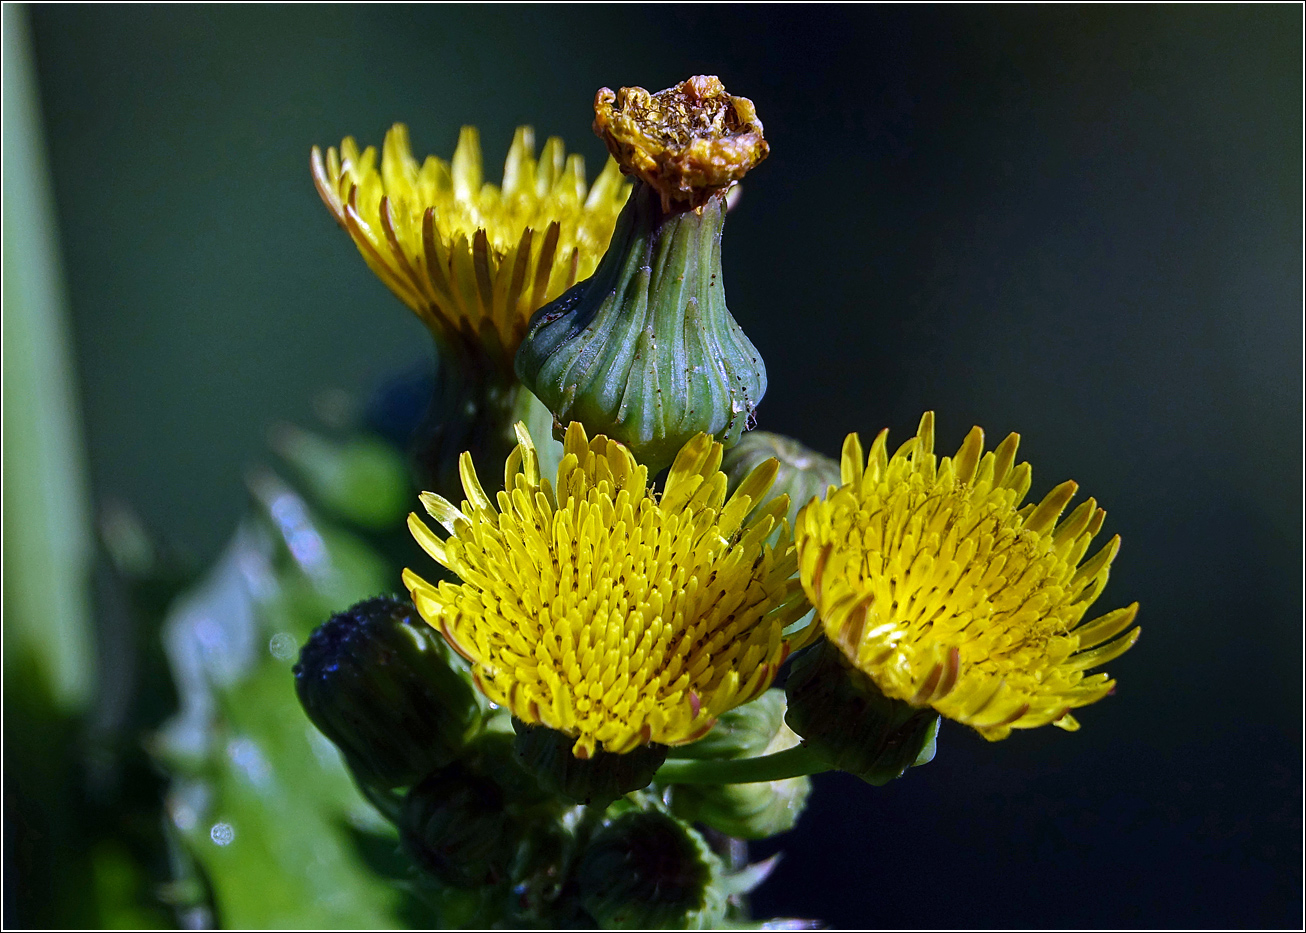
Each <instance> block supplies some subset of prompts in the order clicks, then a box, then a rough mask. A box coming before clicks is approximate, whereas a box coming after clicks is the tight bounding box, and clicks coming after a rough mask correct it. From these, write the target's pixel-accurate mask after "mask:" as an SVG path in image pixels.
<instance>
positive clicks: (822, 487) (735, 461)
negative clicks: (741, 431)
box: [721, 431, 840, 526]
mask: <svg viewBox="0 0 1306 933" xmlns="http://www.w3.org/2000/svg"><path fill="white" fill-rule="evenodd" d="M772 457H774V458H775V459H776V460H777V461H779V463H780V469H779V471H778V472H777V473H776V476H775V482H774V483H773V484H772V485H771V489H770V491H769V492H767V494H766V495H765V496H764V497H763V498H761V499H760V500H758V501H757V502H755V503H754V504H753V508H754V509H757V508H760V507H761V506H763V505H765V504H766V503H767V502H770V501H771V500H772V499H774V498H775V497H776V496H779V495H784V494H788V496H789V524H790V526H792V525H793V524H794V521H795V519H797V518H798V512H799V511H800V510H801V509H802V507H803V506H805V505H807V503H808V502H810V501H811V500H812V497H813V496H816V497H817V498H820V499H824V498H825V493H826V491H827V490H828V489H829V488H830V486H838V485H840V478H839V464H838V463H837V462H836V461H834V460H832V459H831V458H829V457H827V456H825V454H819V453H817V452H816V451H814V450H811V449H809V448H807V447H804V446H803V445H802V444H800V443H798V441H796V440H794V439H793V438H790V437H785V436H784V435H783V434H772V433H771V432H769V431H749V432H748V433H747V434H745V435H744V436H743V437H742V438H740V440H739V443H738V444H736V445H735V446H734V447H731V448H730V449H729V450H727V451H726V452H725V456H724V457H722V459H721V472H722V473H724V474H725V475H726V480H727V482H728V483H729V485H728V486H727V487H726V488H727V492H728V493H731V494H733V493H734V491H735V487H736V486H738V485H739V484H740V483H741V482H743V480H744V477H746V476H748V474H749V473H751V472H752V471H753V468H754V467H756V466H758V465H759V464H761V463H763V462H764V461H766V460H768V459H770V458H772Z"/></svg>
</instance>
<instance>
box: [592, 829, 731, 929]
mask: <svg viewBox="0 0 1306 933" xmlns="http://www.w3.org/2000/svg"><path fill="white" fill-rule="evenodd" d="M720 872H721V865H720V861H719V860H718V859H717V857H716V856H715V855H713V854H712V852H711V850H709V849H708V847H707V845H706V843H704V841H703V839H702V837H700V836H699V835H698V833H696V832H694V830H693V829H691V828H690V827H689V826H687V825H686V824H684V823H682V822H681V821H680V820H677V819H675V818H674V817H672V816H669V815H667V814H665V813H659V812H653V811H648V812H638V811H637V812H632V813H626V814H624V815H622V816H619V817H617V818H616V819H615V820H613V821H612V822H611V823H610V824H608V825H607V826H605V827H604V828H603V829H602V830H600V831H599V832H598V833H597V834H596V835H595V837H594V839H593V841H592V842H591V843H590V845H589V847H588V848H587V849H586V850H585V853H584V854H583V855H582V856H581V859H580V865H579V868H578V870H577V877H578V881H579V887H580V900H581V905H582V906H583V907H584V908H585V910H586V911H587V912H588V913H589V914H590V916H592V917H593V918H594V919H595V920H596V921H598V923H599V925H600V926H602V927H605V928H608V929H618V930H630V929H702V928H706V927H710V926H712V925H713V924H714V922H715V921H717V920H719V919H720V918H721V917H722V916H723V914H724V907H725V900H724V898H723V897H721V896H720V893H719V892H717V891H716V890H715V885H714V882H715V881H716V879H717V877H718V876H719V874H720Z"/></svg>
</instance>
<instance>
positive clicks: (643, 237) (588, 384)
mask: <svg viewBox="0 0 1306 933" xmlns="http://www.w3.org/2000/svg"><path fill="white" fill-rule="evenodd" d="M724 222H725V204H724V199H723V197H721V196H716V195H714V196H712V197H710V198H708V200H707V202H706V203H705V204H704V205H703V206H702V207H701V208H698V209H697V210H688V211H673V212H671V213H666V212H664V211H663V209H662V207H661V206H660V204H659V196H658V194H657V193H656V192H655V191H654V190H653V189H651V188H650V187H648V186H647V185H645V184H643V183H639V184H636V186H635V191H634V192H633V193H632V194H631V197H630V200H629V201H628V202H627V204H626V207H625V209H624V210H623V211H622V214H621V217H620V218H618V220H617V230H616V232H615V233H614V234H613V238H612V244H611V246H610V247H609V248H608V252H607V254H606V255H605V256H604V257H603V261H602V262H600V263H599V267H598V269H597V270H596V271H595V273H594V275H593V276H592V277H591V278H588V279H586V280H585V281H583V282H580V283H579V284H577V285H575V286H573V287H572V288H571V289H570V290H569V291H567V292H565V293H564V294H563V295H562V296H561V297H559V298H558V299H557V300H556V301H554V302H553V303H552V304H548V305H545V306H544V307H542V308H540V310H539V311H537V312H535V315H534V317H532V318H531V324H530V329H529V330H528V331H527V334H526V339H525V341H524V342H523V343H522V345H521V348H520V349H519V350H518V351H517V375H518V376H519V377H520V378H521V380H522V382H524V383H525V384H526V386H527V387H528V388H530V390H531V391H532V392H534V393H535V394H536V395H537V396H538V397H539V399H540V401H542V402H543V403H544V404H545V405H546V406H547V407H548V408H549V410H550V411H552V412H553V415H554V418H555V419H556V420H557V421H558V422H559V423H561V424H566V423H567V422H570V421H579V422H580V423H581V424H583V425H584V426H585V428H586V430H587V431H588V432H589V433H590V434H591V435H594V434H605V435H607V436H608V437H611V438H614V439H616V440H619V441H621V442H622V443H623V444H625V445H626V446H628V447H629V448H630V449H631V451H632V452H633V453H634V454H635V457H636V459H638V460H639V461H640V462H641V463H643V464H645V465H647V466H648V467H649V469H650V470H651V471H652V472H657V471H658V470H661V469H662V468H663V467H665V466H667V465H668V464H670V463H671V461H672V459H673V458H674V457H675V455H676V452H677V451H678V450H679V449H680V448H681V447H682V446H684V444H685V442H686V441H688V440H689V439H690V438H691V437H693V436H694V435H695V434H698V433H699V432H700V431H702V432H706V433H708V434H711V435H714V436H715V437H716V438H717V439H718V440H720V441H721V442H722V443H724V444H725V445H726V446H727V447H729V446H730V445H732V444H734V443H735V442H736V441H738V440H739V438H740V435H741V434H743V432H744V430H745V429H746V428H748V427H749V426H750V425H751V422H752V418H753V410H754V409H755V408H756V407H757V404H758V402H760V401H761V399H762V395H763V393H764V392H765V391H766V367H765V366H764V365H763V364H762V357H761V354H759V353H758V352H757V348H756V347H754V346H753V344H752V343H751V342H750V341H749V339H748V338H747V337H746V336H744V332H743V331H742V330H740V328H739V325H738V324H736V323H735V320H734V318H733V317H731V316H730V311H729V309H727V308H726V301H725V287H724V279H723V277H722V274H721V230H722V226H723V224H724Z"/></svg>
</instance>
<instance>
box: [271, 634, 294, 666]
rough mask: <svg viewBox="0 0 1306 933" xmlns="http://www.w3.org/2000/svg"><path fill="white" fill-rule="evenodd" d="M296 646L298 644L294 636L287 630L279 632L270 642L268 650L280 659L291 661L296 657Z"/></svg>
mask: <svg viewBox="0 0 1306 933" xmlns="http://www.w3.org/2000/svg"><path fill="white" fill-rule="evenodd" d="M296 648H298V645H296V644H295V639H294V637H293V636H292V635H290V634H288V633H287V632H277V633H276V634H275V635H273V636H272V640H271V641H269V642H268V651H270V652H271V653H272V657H274V658H276V659H277V660H278V661H289V660H291V659H292V658H294V656H295V649H296Z"/></svg>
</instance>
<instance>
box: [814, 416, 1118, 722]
mask: <svg viewBox="0 0 1306 933" xmlns="http://www.w3.org/2000/svg"><path fill="white" fill-rule="evenodd" d="M887 437H888V432H887V431H882V432H880V435H879V436H878V437H876V439H875V443H874V444H872V445H871V451H870V455H869V456H868V457H867V458H866V459H865V460H863V457H862V447H861V442H860V441H859V440H858V437H857V435H856V434H850V435H849V436H848V439H847V441H846V442H845V443H844V449H843V463H842V477H841V479H842V481H843V485H842V486H841V487H840V488H839V489H838V490H835V491H833V492H831V493H830V495H829V496H828V497H827V498H826V499H825V501H813V502H811V503H810V504H809V505H808V506H807V507H806V509H805V510H804V511H803V512H802V514H800V515H799V516H798V522H797V526H796V530H795V543H796V544H797V548H798V555H799V557H798V561H799V568H800V572H801V575H802V582H803V588H804V589H805V590H806V592H807V595H808V597H809V598H810V599H811V600H812V603H813V604H814V605H815V606H816V609H817V613H818V615H819V616H820V618H821V621H822V624H823V626H824V629H825V633H826V635H827V636H828V637H829V638H830V639H831V641H833V642H834V643H835V644H837V645H838V646H839V647H840V648H841V649H842V650H843V652H844V654H845V655H846V656H847V657H848V658H849V660H850V661H852V663H853V664H855V665H856V666H857V667H858V668H859V669H860V670H862V671H863V672H865V673H866V674H867V675H869V676H870V678H871V679H872V680H874V681H875V683H876V685H877V686H878V687H879V688H880V690H881V691H882V692H883V693H884V694H886V695H887V696H890V697H894V698H896V699H899V700H904V701H906V702H908V703H911V704H913V705H915V706H920V707H924V706H932V707H933V708H934V709H936V710H938V711H939V712H940V713H942V714H943V715H945V716H947V717H949V718H950V719H955V720H957V721H958V722H963V723H966V724H967V725H970V726H973V727H974V728H975V729H977V730H978V731H979V732H980V733H981V734H982V735H983V736H984V737H985V738H987V739H990V740H996V739H1002V738H1005V737H1006V736H1007V735H1009V734H1010V733H1011V730H1012V729H1030V728H1034V727H1035V726H1042V725H1046V724H1047V723H1054V724H1056V725H1058V726H1060V727H1061V728H1063V729H1067V730H1074V729H1077V728H1078V727H1079V726H1078V723H1077V722H1076V721H1075V719H1074V717H1073V716H1071V715H1070V710H1072V709H1074V708H1076V707H1080V706H1086V705H1088V704H1089V703H1094V702H1096V701H1097V700H1100V699H1102V697H1104V696H1106V695H1107V694H1108V693H1110V692H1111V691H1112V690H1113V688H1114V686H1115V681H1113V680H1110V679H1108V677H1107V675H1106V674H1104V673H1102V674H1093V675H1089V676H1085V674H1084V671H1085V670H1087V669H1088V668H1090V667H1095V666H1097V665H1099V664H1103V663H1105V662H1107V661H1110V660H1112V659H1113V658H1116V657H1118V656H1119V655H1120V654H1122V653H1123V652H1124V651H1126V650H1127V649H1129V648H1130V647H1131V646H1132V645H1133V644H1134V642H1135V641H1137V640H1138V632H1139V630H1138V629H1137V628H1134V629H1132V630H1131V631H1129V632H1128V633H1126V634H1124V635H1120V633H1121V632H1122V631H1124V630H1125V629H1127V628H1129V626H1130V625H1131V624H1132V622H1133V620H1134V616H1135V615H1136V614H1137V612H1138V604H1137V603H1135V604H1134V605H1132V606H1129V607H1127V608H1125V609H1117V610H1115V611H1114V612H1109V613H1107V614H1106V615H1104V616H1100V617H1098V618H1096V619H1094V620H1092V621H1091V622H1087V623H1083V624H1080V620H1081V619H1082V618H1083V616H1084V613H1085V612H1086V611H1087V610H1088V607H1089V606H1090V605H1092V603H1093V601H1094V600H1095V599H1097V596H1098V594H1099V593H1100V592H1101V591H1102V588H1103V587H1104V586H1105V585H1106V581H1107V574H1108V572H1109V570H1110V567H1111V561H1112V559H1113V558H1114V557H1115V555H1116V551H1117V550H1118V549H1119V547H1120V538H1119V536H1116V537H1114V538H1112V539H1111V540H1110V541H1109V542H1107V544H1106V546H1105V547H1103V548H1101V549H1100V550H1099V551H1097V553H1096V554H1095V555H1094V556H1093V557H1091V558H1089V559H1088V560H1087V561H1085V560H1084V555H1085V553H1086V552H1087V550H1088V546H1089V542H1090V541H1091V540H1092V538H1093V536H1094V535H1095V534H1097V532H1098V531H1099V529H1101V527H1102V520H1103V519H1104V518H1105V517H1106V513H1105V512H1104V511H1102V510H1101V509H1099V508H1098V507H1097V503H1096V502H1095V501H1094V500H1092V499H1089V500H1088V501H1087V502H1084V503H1083V504H1081V505H1080V506H1079V507H1078V508H1077V509H1075V510H1074V511H1073V512H1072V513H1071V514H1070V515H1069V516H1068V517H1067V518H1066V519H1065V520H1063V521H1061V522H1060V523H1059V524H1058V523H1057V519H1058V517H1060V515H1061V513H1062V511H1063V510H1064V509H1065V507H1066V504H1067V503H1068V502H1069V501H1070V499H1071V498H1072V497H1073V496H1074V494H1075V490H1076V488H1077V487H1076V485H1075V484H1074V483H1072V482H1067V483H1062V484H1061V485H1060V486H1058V487H1056V488H1055V489H1053V490H1052V491H1051V492H1050V493H1048V495H1047V496H1046V497H1045V498H1044V499H1043V501H1042V502H1040V503H1039V504H1038V505H1033V504H1030V505H1026V506H1024V507H1021V502H1022V500H1023V499H1024V498H1025V495H1026V494H1027V493H1028V492H1029V485H1030V468H1029V464H1028V463H1022V464H1020V465H1019V466H1015V465H1014V464H1015V459H1016V447H1017V445H1018V443H1019V441H1020V438H1019V436H1018V435H1016V434H1011V435H1009V436H1008V437H1007V439H1006V440H1004V441H1003V442H1002V443H1001V444H999V445H998V448H997V449H996V450H994V451H991V452H989V453H984V432H983V431H981V430H980V429H979V428H973V429H972V430H971V432H970V434H968V435H967V436H966V440H965V441H964V442H963V443H962V445H961V449H960V450H958V451H957V454H956V456H955V457H944V458H942V460H939V459H938V458H936V457H935V455H934V416H933V413H930V412H927V413H926V414H925V416H924V417H923V418H922V419H921V423H920V429H919V430H918V431H917V434H916V436H915V437H914V438H911V439H910V440H908V441H907V443H905V444H903V445H902V447H900V448H899V449H898V452H897V453H895V454H894V455H893V456H892V457H889V456H888V455H887V448H886V446H885V445H886V441H887ZM1116 636H1120V637H1116Z"/></svg>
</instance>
